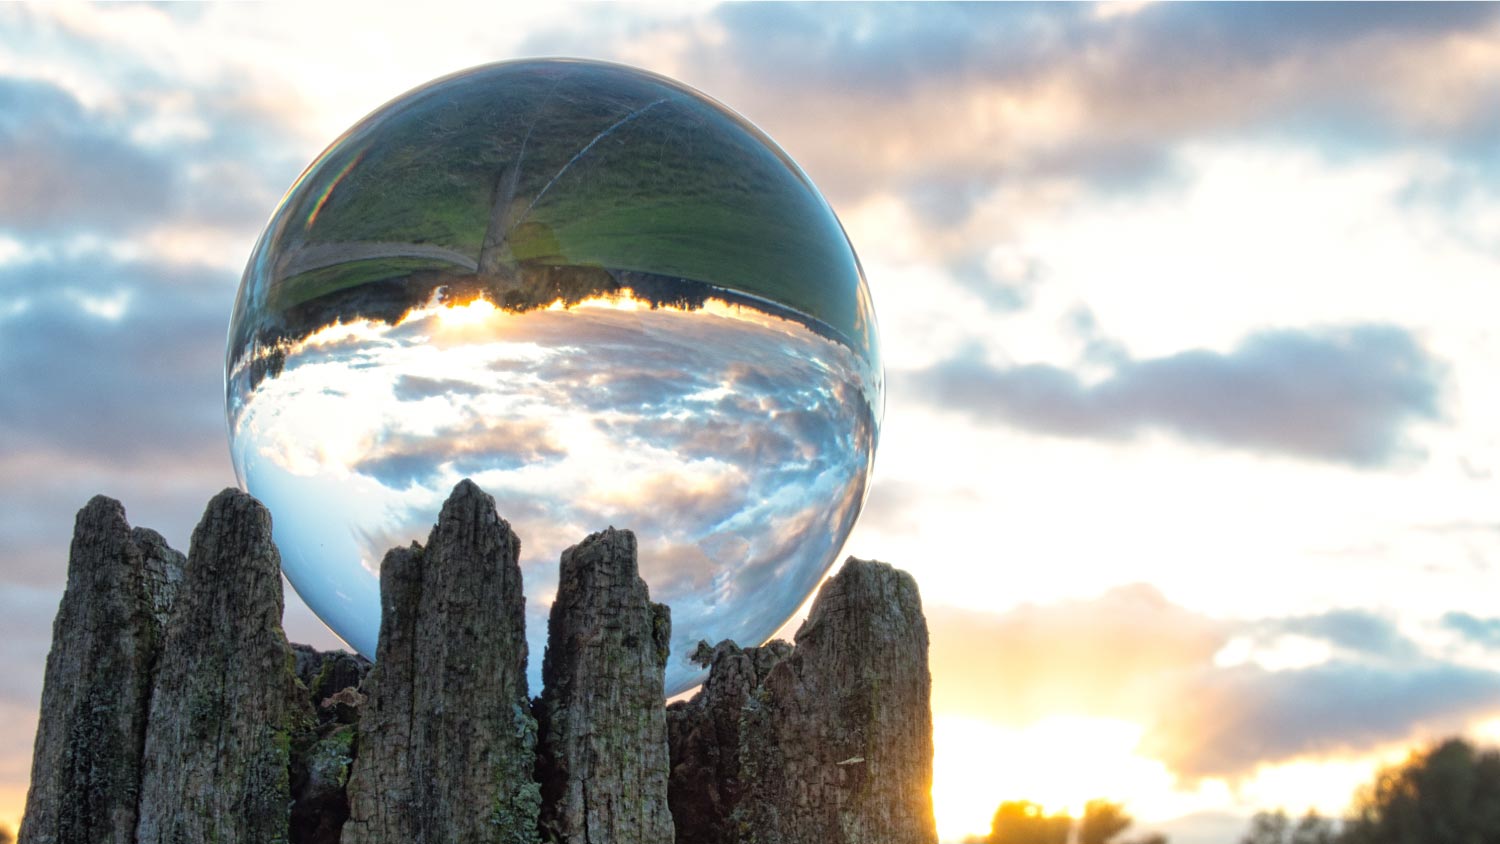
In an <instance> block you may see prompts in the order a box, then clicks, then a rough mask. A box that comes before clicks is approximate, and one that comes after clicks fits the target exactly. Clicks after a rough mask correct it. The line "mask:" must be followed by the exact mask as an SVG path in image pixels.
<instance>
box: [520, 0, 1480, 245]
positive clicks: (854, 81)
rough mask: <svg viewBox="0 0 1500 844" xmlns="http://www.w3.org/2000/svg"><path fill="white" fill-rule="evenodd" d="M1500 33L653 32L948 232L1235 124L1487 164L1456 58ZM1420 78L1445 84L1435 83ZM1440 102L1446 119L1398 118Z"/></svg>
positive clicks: (923, 27)
mask: <svg viewBox="0 0 1500 844" xmlns="http://www.w3.org/2000/svg"><path fill="white" fill-rule="evenodd" d="M603 17H605V18H607V20H606V21H605V22H603V23H598V24H596V26H597V27H598V30H596V31H595V33H593V34H590V33H588V32H579V31H577V30H576V29H574V30H570V31H568V32H553V33H544V34H541V35H539V36H537V37H535V38H533V39H531V41H529V42H528V44H527V45H526V49H525V50H524V52H528V53H533V54H544V53H556V52H558V51H562V52H568V51H570V49H571V50H572V51H584V52H591V53H596V52H597V50H598V48H599V44H600V43H608V40H607V39H605V38H599V37H597V35H598V34H599V33H600V32H618V31H623V30H624V28H626V24H624V23H622V22H621V21H620V20H618V19H615V18H613V17H611V16H608V15H606V16H603ZM1497 23H1500V11H1497V9H1496V7H1494V6H1493V5H1488V4H1454V5H1450V4H1444V5H1443V6H1441V7H1433V6H1430V5H1421V4H1405V3H1372V4H1365V3H1357V4H1337V5H1335V4H1320V3H1299V4H1266V5H1257V4H1243V3H1214V4H1204V5H1201V6H1200V5H1195V4H1180V3H1163V4H1154V5H1150V6H1147V7H1146V8H1144V9H1141V10H1139V11H1136V12H1134V13H1131V14H1120V15H1110V16H1106V15H1100V14H1096V9H1095V8H1093V7H1091V6H1086V5H1083V4H1065V5H1063V6H1052V5H1028V4H995V5H991V4H964V3H959V4H868V5H867V4H838V5H836V6H823V5H820V4H769V5H757V4H726V5H722V6H720V7H718V8H716V9H715V10H714V12H713V20H712V22H711V23H710V24H707V25H705V24H703V23H701V22H697V21H692V20H686V21H669V22H666V23H661V24H657V25H656V27H657V29H659V30H662V31H663V33H662V34H663V35H668V34H671V33H675V34H676V35H678V36H679V37H680V38H679V39H678V40H680V41H682V42H685V43H687V44H689V45H690V46H688V47H687V48H685V49H684V50H683V52H682V53H681V54H680V55H679V56H677V57H676V58H677V61H678V68H679V72H680V73H681V75H682V76H683V78H684V79H685V80H687V81H689V82H691V83H693V84H696V85H699V86H701V87H703V89H704V90H705V91H707V92H708V93H709V94H711V95H713V96H715V97H718V98H720V99H722V100H724V101H725V102H729V103H731V104H733V105H734V106H735V107H736V108H738V109H740V110H742V111H743V112H744V113H745V114H746V115H747V116H748V117H750V118H751V119H752V120H754V121H755V122H756V123H757V124H758V125H760V126H762V127H764V128H765V129H766V130H767V131H768V132H769V133H770V134H771V135H772V136H773V137H775V138H777V139H778V140H779V141H780V142H781V143H782V144H783V145H785V146H786V148H787V149H788V151H789V152H791V153H792V155H793V156H794V157H796V158H797V159H798V160H799V161H800V162H801V164H802V165H803V167H804V168H805V169H806V170H807V171H808V173H809V174H810V175H812V177H813V178H814V179H815V180H816V181H817V182H818V184H819V185H820V186H821V187H822V188H823V189H824V190H825V191H827V192H828V193H829V195H830V196H831V198H832V199H833V200H834V202H835V204H836V205H840V204H842V203H844V202H853V201H857V200H859V199H862V198H864V197H866V196H869V195H872V194H879V193H882V192H889V193H893V194H895V195H898V196H903V197H905V198H907V200H908V202H909V204H910V206H911V207H912V208H913V210H914V211H916V212H917V215H918V217H919V218H920V219H922V220H924V221H925V224H926V225H928V226H929V227H931V228H932V229H934V230H935V231H941V230H943V229H945V228H947V227H950V226H952V225H953V224H955V223H958V222H962V221H964V220H965V219H966V218H967V216H968V212H969V209H970V208H971V207H972V204H973V202H974V200H975V198H976V197H979V196H983V195H985V194H987V193H989V192H990V191H991V190H993V189H995V188H997V187H999V186H1001V185H1010V186H1017V185H1025V184H1028V183H1031V184H1035V183H1037V182H1038V181H1039V180H1041V181H1044V180H1049V179H1054V178H1060V179H1065V180H1071V179H1081V180H1083V181H1084V182H1086V183H1088V184H1089V185H1090V186H1092V187H1094V188H1096V189H1100V190H1104V191H1113V190H1118V189H1121V188H1129V189H1136V190H1138V189H1140V188H1141V187H1142V186H1143V185H1145V184H1147V183H1155V182H1157V181H1162V182H1163V183H1170V179H1171V178H1172V177H1173V176H1174V170H1173V164H1172V162H1173V156H1172V152H1173V150H1174V148H1175V147H1176V146H1178V145H1180V144H1182V143H1184V142H1189V141H1195V140H1198V141H1212V140H1215V139H1218V138H1221V137H1223V136H1224V134H1225V133H1226V132H1238V133H1245V134H1248V135H1252V136H1259V137H1265V136H1271V137H1292V138H1295V139H1297V140H1300V141H1305V142H1311V143H1312V144H1313V145H1314V146H1317V147H1321V148H1324V149H1327V150H1329V151H1331V152H1334V153H1339V154H1347V153H1348V152H1349V151H1351V150H1360V149H1372V148H1387V147H1389V146H1390V145H1392V144H1402V143H1407V142H1410V141H1420V142H1422V143H1424V144H1430V145H1432V146H1436V147H1438V148H1443V149H1445V150H1446V151H1448V152H1449V153H1450V154H1451V155H1452V156H1454V157H1455V158H1458V159H1463V160H1469V161H1486V160H1489V159H1492V158H1493V156H1492V155H1491V154H1490V151H1491V150H1493V149H1494V147H1495V143H1496V141H1497V140H1500V122H1497V121H1495V120H1494V118H1493V115H1494V114H1495V112H1496V107H1497V106H1500V94H1497V93H1496V92H1494V89H1493V85H1489V84H1488V83H1487V81H1486V80H1485V79H1484V77H1483V75H1482V74H1483V73H1484V71H1483V70H1482V69H1479V68H1474V69H1465V68H1464V67H1463V66H1462V65H1461V64H1460V63H1455V62H1453V61H1451V55H1452V53H1451V50H1452V46H1453V43H1454V41H1455V40H1456V39H1464V38H1468V39H1477V38H1483V37H1484V33H1486V31H1489V32H1490V33H1491V37H1493V33H1494V31H1495V28H1496V26H1497ZM705 31H713V32H714V34H715V35H722V37H721V38H712V39H709V38H705V37H703V34H704V32H705ZM631 34H632V35H639V34H640V33H638V32H632V33H631ZM681 36H685V37H681ZM621 40H622V41H623V40H626V39H621ZM664 40H668V41H670V40H672V39H670V38H665V37H664ZM1419 67H1420V68H1424V70H1422V71H1416V70H1415V68H1419ZM1431 69H1436V70H1437V71H1438V72H1437V74H1436V75H1434V74H1433V73H1432V72H1431ZM1443 74H1449V75H1448V76H1443ZM1429 77H1430V78H1443V79H1446V80H1448V81H1450V82H1453V84H1447V83H1444V84H1441V85H1439V86H1438V88H1436V89H1432V90H1429V89H1427V88H1424V87H1422V86H1424V85H1426V84H1428V83H1429V81H1430V79H1429ZM1403 86H1405V87H1403ZM1408 88H1409V89H1410V91H1411V92H1412V93H1409V94H1407V95H1404V96H1397V95H1393V92H1400V91H1405V90H1408ZM1486 91H1488V93H1486ZM1432 97H1442V98H1443V99H1445V100H1446V101H1447V102H1448V104H1449V105H1450V106H1451V107H1450V108H1448V109H1445V110H1444V112H1443V113H1444V115H1445V116H1443V117H1441V118H1434V117H1433V116H1432V115H1433V112H1431V111H1426V112H1424V111H1420V110H1417V111H1414V110H1411V109H1407V108H1404V104H1405V103H1411V102H1414V101H1420V100H1424V99H1430V98H1432ZM1028 102H1039V103H1042V104H1043V106H1044V107H1043V108H1042V109H1041V110H1040V114H1041V115H1042V119H1043V121H1044V122H1045V120H1046V117H1047V116H1050V115H1051V114H1052V111H1051V110H1050V109H1048V108H1046V107H1045V106H1046V104H1048V103H1056V104H1058V105H1060V107H1061V108H1062V109H1063V110H1064V111H1065V112H1066V113H1067V114H1068V115H1071V116H1072V117H1075V118H1076V120H1077V121H1078V125H1076V126H1073V125H1069V126H1068V128H1067V131H1064V132H1060V133H1057V134H1056V135H1055V136H1052V137H1048V136H1046V134H1045V132H1041V133H1038V132H1036V131H1033V130H1029V129H1028V126H1029V121H1027V120H1026V119H1024V118H1023V119H1017V120H1014V121H1012V120H1008V119H1006V118H1004V117H1003V116H998V115H999V112H1002V111H1003V109H1004V107H1006V105H1009V104H1014V103H1021V104H1025V103H1028ZM1022 113H1023V114H1024V113H1025V111H1024V106H1023V108H1022ZM1070 119H1071V118H1070ZM851 127H853V128H857V130H858V131H857V132H855V133H853V135H851V132H850V129H851ZM948 138H965V139H968V140H969V142H970V143H968V144H967V145H959V144H950V143H945V140H946V139H948Z"/></svg>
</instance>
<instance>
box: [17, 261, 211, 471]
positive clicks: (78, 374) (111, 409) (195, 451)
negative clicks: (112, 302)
mask: <svg viewBox="0 0 1500 844" xmlns="http://www.w3.org/2000/svg"><path fill="white" fill-rule="evenodd" d="M0 291H3V294H4V296H5V297H6V299H7V300H9V301H12V302H26V303H29V305H28V307H27V309H26V310H25V311H24V312H23V313H21V314H19V315H16V316H12V317H9V318H8V319H6V320H5V321H4V331H3V333H0V434H3V439H4V441H5V442H6V444H7V448H6V450H11V449H39V448H41V449H46V448H54V449H57V450H61V451H64V452H73V453H80V452H81V453H86V454H90V455H93V456H95V457H97V458H101V459H104V460H107V461H111V462H116V463H119V462H131V461H142V460H146V459H153V458H164V457H168V456H170V457H172V458H174V459H183V458H184V457H185V456H188V455H193V456H199V455H207V454H210V453H221V452H223V451H224V450H225V445H224V444H225V430H224V416H223V354H224V332H225V326H226V325H227V324H228V314H229V306H230V304H231V299H230V297H231V296H232V294H233V291H234V279H233V278H232V277H230V276H228V275H227V274H222V273H218V272H214V271H207V270H194V269H191V268H189V269H183V268H180V267H172V266H164V265H154V264H145V263H115V262H113V261H111V260H110V259H108V258H105V257H103V256H98V255H94V256H86V257H81V258H77V259H71V260H60V261H45V262H39V263H32V264H19V265H11V266H7V267H4V268H0ZM92 297H103V298H111V297H119V298H120V299H121V301H123V302H124V303H125V304H124V307H123V311H122V313H121V314H120V316H119V318H117V319H111V318H108V317H106V316H99V315H95V314H91V313H89V312H88V311H87V310H86V309H85V308H83V307H80V305H79V303H78V302H79V300H80V299H83V300H87V299H89V298H92Z"/></svg>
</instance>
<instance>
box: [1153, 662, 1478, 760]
mask: <svg viewBox="0 0 1500 844" xmlns="http://www.w3.org/2000/svg"><path fill="white" fill-rule="evenodd" d="M1497 700H1500V674H1497V673H1495V672H1490V671H1483V670H1479V669H1474V668H1468V667H1464V666H1458V665H1449V664H1443V663H1438V662H1431V661H1428V662H1421V663H1417V664H1412V665H1404V666H1393V667H1377V666H1370V665H1364V664H1359V663H1353V662H1331V663H1325V664H1322V665H1318V666H1314V667H1311V668H1305V669H1301V670H1295V671H1267V670H1265V669H1262V668H1259V667H1257V666H1253V665H1242V666H1237V667H1235V668H1229V669H1220V670H1217V671H1206V672H1204V673H1203V674H1201V675H1200V676H1199V677H1198V678H1197V679H1196V680H1195V681H1194V682H1191V683H1188V684H1186V685H1185V686H1183V687H1181V688H1179V689H1177V690H1176V694H1175V695H1174V698H1173V700H1172V701H1171V706H1170V712H1169V713H1168V714H1167V715H1166V716H1165V717H1163V718H1162V720H1161V721H1160V722H1159V723H1158V724H1156V725H1155V726H1154V727H1153V728H1152V729H1150V730H1148V732H1147V734H1146V736H1145V737H1144V738H1143V739H1142V750H1143V751H1145V752H1147V753H1149V754H1151V755H1153V756H1155V757H1156V758H1159V759H1161V760H1162V761H1163V762H1165V763H1166V764H1167V765H1168V766H1169V767H1171V768H1172V770H1174V771H1176V772H1177V773H1178V774H1179V775H1182V776H1185V777H1190V778H1197V777H1208V776H1231V777H1232V776H1239V775H1244V774H1248V773H1249V772H1250V771H1252V770H1253V769H1254V768H1255V766H1256V765H1258V764H1261V763H1264V762H1270V761H1278V760H1284V759H1291V758H1294V757H1297V756H1302V755H1309V754H1332V753H1339V752H1348V751H1357V750H1368V749H1371V748H1374V747H1377V746H1379V745H1381V744H1384V743H1388V742H1391V741H1399V740H1403V739H1409V738H1411V737H1413V735H1415V734H1416V733H1417V732H1419V731H1422V730H1429V731H1448V730H1457V729H1462V728H1463V726H1464V725H1465V723H1466V722H1467V721H1468V720H1470V719H1472V718H1475V717H1478V716H1481V715H1484V714H1486V713H1491V712H1494V711H1496V710H1497V709H1500V705H1497V703H1496V701H1497Z"/></svg>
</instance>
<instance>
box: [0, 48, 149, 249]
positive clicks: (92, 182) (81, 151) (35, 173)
mask: <svg viewBox="0 0 1500 844" xmlns="http://www.w3.org/2000/svg"><path fill="white" fill-rule="evenodd" d="M123 134H124V133H123V132H122V131H121V127H120V126H117V125H113V124H112V123H110V122H107V121H105V120H104V119H102V118H101V117H99V116H97V115H91V114H89V113H87V112H85V110H84V109H83V107H82V106H81V105H80V104H79V103H78V101H77V100H75V99H73V97H72V96H71V95H70V94H68V93H67V92H66V91H64V90H62V89H61V88H58V87H55V86H53V85H51V84H48V83H46V82H36V81H23V80H18V79H11V78H4V77H0V226H10V227H13V228H16V229H19V230H21V231H26V232H34V231H37V230H45V229H64V230H67V229H75V228H80V227H89V226H105V227H109V228H123V229H131V228H134V227H136V226H137V225H139V224H140V223H141V222H144V221H148V220H151V219H154V218H156V217H159V216H161V215H163V214H165V213H166V212H167V210H168V208H169V206H170V203H171V197H172V192H173V191H172V187H173V186H172V180H173V178H174V177H175V173H174V171H173V168H172V167H171V165H170V163H169V162H168V161H166V160H164V159H163V158H162V157H161V156H159V155H152V154H150V153H148V152H146V151H144V150H142V149H140V148H138V147H136V146H135V145H133V144H131V143H130V142H129V141H127V140H125V139H124V137H123Z"/></svg>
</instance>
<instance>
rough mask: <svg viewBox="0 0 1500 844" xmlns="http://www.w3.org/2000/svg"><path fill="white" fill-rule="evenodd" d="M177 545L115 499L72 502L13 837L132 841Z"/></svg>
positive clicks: (79, 843)
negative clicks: (69, 536) (73, 515)
mask: <svg viewBox="0 0 1500 844" xmlns="http://www.w3.org/2000/svg"><path fill="white" fill-rule="evenodd" d="M183 562H184V560H183V556H182V554H180V553H178V552H176V551H173V550H172V549H171V548H169V547H167V543H166V542H165V541H164V540H163V539H162V538H161V536H160V535H158V534H157V533H156V532H155V531H152V530H147V529H146V528H135V529H134V530H132V529H131V527H130V525H129V524H128V523H127V522H126V521H125V508H124V507H123V506H121V505H120V502H118V501H115V500H114V499H111V498H106V497H104V496H102V495H101V496H96V497H95V498H94V499H93V500H91V501H89V503H88V504H87V505H86V506H85V507H84V508H83V509H82V510H80V511H79V512H78V518H77V520H76V521H75V524H74V530H73V543H72V548H71V551H70V553H69V556H68V584H67V588H66V589H65V591H64V592H63V597H62V603H61V604H60V605H59V607H58V610H57V618H56V620H55V621H54V622H53V626H52V650H51V651H50V652H49V653H48V655H47V669H46V674H45V675H44V679H43V682H42V706H41V720H40V721H39V723H38V724H37V734H36V744H35V747H34V750H33V754H32V760H31V788H30V791H29V793H28V795H27V799H26V816H25V818H24V819H23V820H22V822H21V830H20V841H22V842H25V844H133V842H134V841H135V827H136V820H137V805H138V792H139V788H140V779H141V747H142V745H143V744H144V742H145V739H146V717H147V712H148V709H149V705H150V698H151V681H152V675H153V673H154V671H155V667H156V662H157V659H158V657H159V655H160V651H161V642H162V633H163V628H164V625H165V622H166V619H167V617H168V616H169V615H170V613H171V610H172V604H173V602H174V600H175V597H176V593H177V585H178V581H180V580H181V578H182V566H183Z"/></svg>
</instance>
